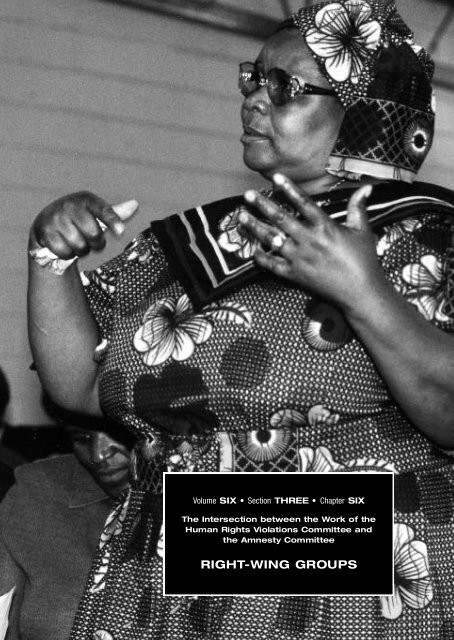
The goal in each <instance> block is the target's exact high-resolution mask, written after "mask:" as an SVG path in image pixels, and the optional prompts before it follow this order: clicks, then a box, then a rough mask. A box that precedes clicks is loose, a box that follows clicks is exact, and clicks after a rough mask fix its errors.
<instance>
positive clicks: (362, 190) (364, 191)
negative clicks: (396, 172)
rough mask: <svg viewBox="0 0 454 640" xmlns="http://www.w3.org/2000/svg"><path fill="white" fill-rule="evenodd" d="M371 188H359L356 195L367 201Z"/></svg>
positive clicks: (367, 186) (368, 186) (369, 185)
mask: <svg viewBox="0 0 454 640" xmlns="http://www.w3.org/2000/svg"><path fill="white" fill-rule="evenodd" d="M372 189H373V186H372V185H371V184H365V185H364V187H361V188H360V190H359V193H358V196H359V197H360V199H361V200H367V199H368V198H370V194H371V193H372Z"/></svg>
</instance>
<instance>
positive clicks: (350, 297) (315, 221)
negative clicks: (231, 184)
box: [240, 174, 384, 309]
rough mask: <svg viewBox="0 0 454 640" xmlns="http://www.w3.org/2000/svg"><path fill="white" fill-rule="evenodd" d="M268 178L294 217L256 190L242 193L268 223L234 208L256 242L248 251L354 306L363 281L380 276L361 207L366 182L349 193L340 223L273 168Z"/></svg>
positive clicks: (371, 281)
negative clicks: (291, 209)
mask: <svg viewBox="0 0 454 640" xmlns="http://www.w3.org/2000/svg"><path fill="white" fill-rule="evenodd" d="M273 182H274V185H275V187H276V188H277V189H279V190H280V191H282V192H283V193H284V194H285V196H286V198H287V199H288V201H289V203H290V204H291V205H292V207H293V208H294V209H295V210H296V211H297V212H298V213H299V214H300V215H299V217H298V219H297V218H296V217H295V216H294V215H292V214H291V213H289V212H287V211H285V209H283V208H282V207H280V206H279V205H278V204H275V203H274V202H272V201H271V200H269V199H268V198H267V197H265V196H263V195H261V194H259V193H258V192H257V191H247V192H246V193H245V199H246V201H247V202H248V203H249V204H250V205H253V206H254V207H256V208H257V209H258V210H259V211H260V212H261V213H262V214H263V215H264V217H265V218H266V219H267V220H268V221H269V222H270V223H271V224H272V225H273V226H272V227H270V225H269V224H266V223H264V222H261V221H259V220H258V219H257V218H255V217H254V216H252V215H251V214H249V213H247V212H245V211H243V212H242V213H241V214H240V222H241V224H242V225H243V226H244V227H245V228H246V229H247V230H248V232H249V233H251V234H252V235H253V236H254V237H255V238H256V239H257V240H258V241H259V243H260V245H259V247H258V248H257V249H256V251H255V254H254V258H255V260H256V262H257V264H258V265H259V266H260V267H262V268H264V269H267V270H268V271H271V272H272V273H274V274H275V275H277V276H280V277H283V278H287V279H289V280H291V281H292V282H294V283H296V284H298V285H300V286H301V287H303V288H304V289H307V290H308V291H311V292H312V293H314V294H316V295H319V296H321V297H323V298H326V299H329V300H331V301H332V302H334V303H336V304H337V305H338V306H339V307H341V308H344V309H346V308H349V307H350V308H352V309H354V308H355V305H357V304H358V303H359V302H360V299H361V292H362V291H364V289H363V287H370V286H374V283H377V282H378V281H379V280H380V281H382V280H383V279H384V274H383V272H382V270H381V267H380V265H379V262H378V260H377V256H376V252H375V241H374V236H373V234H372V231H371V229H370V226H369V222H368V218H367V212H366V200H367V198H368V197H369V196H370V194H371V191H372V187H371V185H364V186H362V187H360V188H359V189H357V190H356V191H355V192H354V193H353V195H352V196H351V198H350V200H349V203H348V210H347V220H346V224H344V225H341V224H339V223H338V222H335V221H334V220H332V219H331V218H330V217H329V216H328V215H327V214H326V213H325V212H324V211H323V209H321V207H319V206H318V205H317V204H316V203H315V202H314V201H313V200H312V199H311V198H310V197H309V196H308V195H306V194H305V193H304V192H303V191H302V190H301V189H299V188H297V187H296V186H295V185H294V184H293V182H292V181H291V180H289V179H288V178H287V177H285V176H283V175H282V174H275V176H274V177H273Z"/></svg>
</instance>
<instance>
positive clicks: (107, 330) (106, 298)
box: [80, 254, 124, 341]
mask: <svg viewBox="0 0 454 640" xmlns="http://www.w3.org/2000/svg"><path fill="white" fill-rule="evenodd" d="M123 263H124V258H123V254H121V255H119V256H117V257H115V258H113V259H112V260H110V261H109V262H106V263H105V264H103V265H101V266H100V267H98V268H97V269H94V270H93V271H82V272H81V274H80V275H81V279H82V284H83V286H84V290H85V295H86V297H87V300H88V304H89V305H90V309H91V312H92V313H93V316H94V318H95V321H96V324H97V325H98V328H99V332H100V339H101V341H109V339H110V336H111V332H112V317H113V308H114V300H115V292H116V289H117V283H118V278H119V274H120V272H121V268H122V265H123Z"/></svg>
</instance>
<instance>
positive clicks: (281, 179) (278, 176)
mask: <svg viewBox="0 0 454 640" xmlns="http://www.w3.org/2000/svg"><path fill="white" fill-rule="evenodd" d="M273 182H274V184H275V185H276V186H278V187H282V185H283V184H285V176H284V174H283V173H275V174H274V175H273Z"/></svg>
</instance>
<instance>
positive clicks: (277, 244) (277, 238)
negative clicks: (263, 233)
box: [270, 231, 287, 252]
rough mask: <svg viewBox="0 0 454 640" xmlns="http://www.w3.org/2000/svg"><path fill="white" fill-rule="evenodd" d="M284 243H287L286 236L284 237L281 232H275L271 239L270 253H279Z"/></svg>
mask: <svg viewBox="0 0 454 640" xmlns="http://www.w3.org/2000/svg"><path fill="white" fill-rule="evenodd" d="M286 241H287V236H286V235H285V233H282V231H277V232H276V233H275V234H274V236H273V237H272V238H271V242H270V251H271V252H277V251H279V250H280V249H282V247H283V246H284V244H285V243H286Z"/></svg>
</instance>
